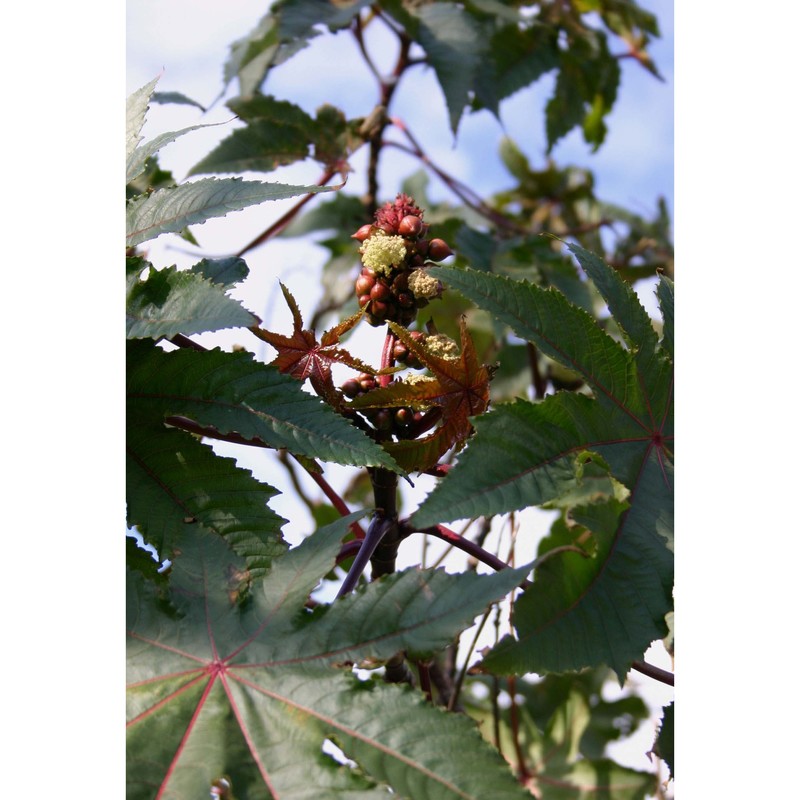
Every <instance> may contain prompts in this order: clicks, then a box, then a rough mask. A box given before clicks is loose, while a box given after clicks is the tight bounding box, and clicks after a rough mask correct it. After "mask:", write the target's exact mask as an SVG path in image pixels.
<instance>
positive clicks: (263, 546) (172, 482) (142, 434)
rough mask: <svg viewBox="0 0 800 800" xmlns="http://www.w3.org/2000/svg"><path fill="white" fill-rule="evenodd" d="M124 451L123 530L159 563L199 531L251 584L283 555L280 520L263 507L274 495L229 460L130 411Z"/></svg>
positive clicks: (283, 547)
mask: <svg viewBox="0 0 800 800" xmlns="http://www.w3.org/2000/svg"><path fill="white" fill-rule="evenodd" d="M126 451H127V456H126V461H127V463H126V480H127V491H126V497H127V502H128V524H129V525H130V526H135V527H136V528H137V529H138V530H139V532H140V533H141V534H142V536H143V538H144V539H145V541H147V542H148V543H149V544H151V545H153V547H155V548H156V550H157V551H158V553H159V555H160V557H161V558H162V559H164V558H173V559H174V558H175V551H176V548H178V549H181V548H182V547H183V546H184V543H185V541H186V539H187V537H192V536H195V535H197V534H198V533H199V532H201V531H202V532H210V533H214V534H216V535H218V536H221V537H222V538H223V539H225V541H226V542H227V543H228V545H229V546H230V547H232V548H233V549H234V551H235V552H237V553H238V554H239V555H240V556H242V557H243V558H244V559H245V565H246V567H247V569H248V570H249V571H250V576H251V577H252V578H257V577H259V576H260V575H262V574H263V572H264V570H265V569H266V567H267V566H269V564H270V562H271V560H272V559H273V558H274V557H276V556H278V555H281V554H282V553H284V552H285V551H286V544H285V542H284V540H283V536H282V534H281V528H282V526H283V525H284V523H285V522H286V520H284V519H282V518H281V517H279V516H278V515H277V514H275V512H274V511H272V509H270V508H269V507H268V506H267V502H268V501H269V500H270V499H271V498H272V497H274V496H275V495H276V494H278V492H277V490H275V489H273V488H272V487H271V486H269V485H267V484H263V483H260V482H259V481H257V480H256V479H255V478H253V476H252V473H250V472H249V471H248V470H243V469H240V468H238V467H237V466H236V465H235V461H234V460H233V459H231V458H223V457H221V456H216V455H215V454H214V453H213V451H212V450H211V448H209V447H207V446H206V445H203V444H200V443H199V442H198V441H197V440H196V439H195V438H194V437H193V436H190V435H189V434H188V433H184V432H182V431H176V430H170V429H167V428H165V427H164V426H163V425H160V426H157V425H155V424H153V422H152V420H149V419H148V418H147V417H146V416H142V415H139V414H136V413H135V410H134V412H133V413H130V414H129V415H128V429H127V433H126Z"/></svg>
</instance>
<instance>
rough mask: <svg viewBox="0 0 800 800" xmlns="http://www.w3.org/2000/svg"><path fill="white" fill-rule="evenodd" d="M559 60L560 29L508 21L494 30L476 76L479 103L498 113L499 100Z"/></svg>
mask: <svg viewBox="0 0 800 800" xmlns="http://www.w3.org/2000/svg"><path fill="white" fill-rule="evenodd" d="M558 63H559V49H558V31H557V29H555V28H553V27H551V26H549V25H539V24H536V25H531V26H529V27H523V26H521V25H519V24H516V23H515V24H513V25H505V26H503V27H502V28H500V29H499V30H498V31H497V32H495V33H494V34H493V35H492V37H491V40H490V42H489V46H488V48H487V49H486V53H485V58H484V59H483V60H482V61H481V65H480V67H479V71H478V73H477V75H476V80H475V94H476V98H477V100H478V101H480V104H482V105H483V106H485V107H486V108H487V109H489V110H490V111H491V112H492V113H493V114H494V115H495V116H498V115H499V106H500V101H502V100H504V99H505V98H507V97H510V96H511V95H512V94H514V93H515V92H517V91H519V90H520V89H523V88H525V87H526V86H530V85H531V84H532V83H535V82H536V81H537V80H538V79H539V78H540V77H541V76H542V75H545V74H546V73H548V72H550V71H551V70H553V69H555V68H556V67H557V66H558Z"/></svg>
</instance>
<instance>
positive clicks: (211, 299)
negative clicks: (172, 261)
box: [125, 262, 257, 339]
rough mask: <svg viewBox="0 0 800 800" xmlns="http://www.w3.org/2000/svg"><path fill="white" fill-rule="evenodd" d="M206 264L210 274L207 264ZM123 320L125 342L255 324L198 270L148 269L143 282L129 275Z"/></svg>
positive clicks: (131, 273) (221, 287)
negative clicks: (126, 337)
mask: <svg viewBox="0 0 800 800" xmlns="http://www.w3.org/2000/svg"><path fill="white" fill-rule="evenodd" d="M206 264H207V265H208V269H209V270H211V269H212V268H211V266H210V264H209V262H206ZM125 316H126V334H127V336H128V338H129V339H141V338H145V337H149V338H152V339H157V338H160V337H162V336H164V337H168V336H174V335H175V334H176V333H183V334H186V335H189V334H192V333H203V332H205V331H217V330H222V329H224V328H239V327H242V328H245V327H249V326H251V325H253V324H255V322H256V320H257V318H256V317H255V316H254V315H253V314H251V313H250V312H249V311H247V309H245V308H244V307H243V306H242V304H241V303H239V301H238V300H234V299H233V298H231V297H228V295H226V294H225V289H224V288H223V286H220V285H219V284H218V283H212V281H210V280H206V279H205V278H204V277H203V275H202V274H201V272H200V270H198V271H197V272H188V271H185V270H178V269H176V268H175V267H169V268H166V269H161V270H156V269H152V268H151V269H150V270H149V272H148V275H147V277H146V278H145V279H144V280H142V279H141V277H140V275H139V274H136V273H134V272H129V274H128V277H127V297H126V303H125Z"/></svg>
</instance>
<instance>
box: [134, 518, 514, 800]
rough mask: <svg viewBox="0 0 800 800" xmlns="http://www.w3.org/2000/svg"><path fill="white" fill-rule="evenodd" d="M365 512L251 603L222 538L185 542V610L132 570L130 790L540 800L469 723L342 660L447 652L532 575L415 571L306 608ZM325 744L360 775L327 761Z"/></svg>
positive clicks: (317, 543)
mask: <svg viewBox="0 0 800 800" xmlns="http://www.w3.org/2000/svg"><path fill="white" fill-rule="evenodd" d="M358 516H359V515H358V514H356V515H350V516H349V517H345V518H343V519H341V520H339V521H337V522H336V523H333V524H332V525H329V526H327V527H326V528H324V529H321V530H319V531H317V532H316V533H315V534H314V535H312V536H311V537H310V538H308V539H307V540H305V541H304V542H303V543H302V544H301V545H300V546H299V547H297V548H295V549H293V550H291V551H290V552H289V553H287V554H286V555H285V556H283V557H281V558H280V559H276V560H275V561H274V562H273V564H272V567H271V568H270V571H269V574H268V575H267V576H266V578H265V579H264V580H263V581H262V582H260V583H259V584H257V585H256V586H254V587H253V589H252V591H251V593H250V599H249V601H248V602H247V603H245V604H242V603H237V602H233V601H232V598H231V596H230V574H231V573H236V572H237V571H239V570H240V569H241V565H240V563H239V562H238V559H237V557H236V556H235V555H234V554H232V553H231V552H230V551H229V550H226V549H225V548H224V546H223V545H222V543H221V542H219V540H218V539H216V538H214V537H208V536H204V535H197V536H195V537H193V538H192V539H191V541H189V542H187V546H186V548H185V550H184V552H183V554H182V557H181V559H180V560H179V561H178V562H177V563H176V565H175V567H174V568H173V575H172V579H171V594H170V599H171V601H172V603H173V605H174V610H173V611H172V612H171V613H165V612H164V610H163V605H164V604H163V601H162V600H161V598H160V596H159V595H158V593H156V592H155V590H154V588H153V587H152V586H151V585H149V584H146V583H145V582H143V581H141V580H140V578H139V576H138V575H136V574H135V573H131V574H129V578H128V588H129V620H130V622H129V629H128V656H129V657H128V665H129V684H128V700H129V710H128V720H129V722H128V755H127V764H128V796H129V797H130V798H132V799H133V798H140V797H141V798H144V797H148V798H149V797H152V796H153V794H154V793H155V794H157V795H158V796H162V797H173V796H174V797H200V796H203V795H204V794H207V793H208V792H209V789H210V786H211V783H212V781H214V780H215V779H218V778H220V777H221V776H225V778H226V779H227V780H228V781H229V782H230V784H231V788H232V790H233V792H234V793H241V795H242V796H245V795H246V796H247V797H248V798H249V799H250V800H258V798H264V799H265V800H266V798H271V797H281V798H286V800H293V799H295V798H296V799H298V800H299V798H306V797H309V796H312V795H313V796H314V797H331V798H348V799H351V798H361V799H362V800H366V798H372V797H376V798H377V797H386V796H388V795H387V787H391V789H392V790H393V791H394V792H395V793H396V794H397V795H399V796H406V797H414V798H415V800H449V799H450V798H453V800H455V798H459V800H468V799H469V798H474V800H485V798H486V797H489V796H491V797H492V798H497V800H512V798H519V799H520V800H522V798H524V797H526V796H527V793H526V792H525V791H524V790H523V789H522V788H521V787H520V786H519V785H518V784H517V783H516V781H515V780H514V778H513V776H512V775H511V772H510V770H509V769H508V767H507V765H506V764H505V763H504V762H503V761H502V759H501V758H500V757H499V755H498V754H497V753H496V752H494V751H493V750H492V749H491V748H490V747H489V746H488V745H486V744H485V743H484V742H483V741H482V740H481V737H480V735H479V734H478V732H477V729H476V727H475V725H474V723H472V722H470V721H469V720H468V719H467V718H465V717H463V716H460V715H452V714H447V713H446V712H444V711H442V710H440V709H436V708H434V707H432V706H430V705H429V704H427V703H425V701H424V698H423V696H422V695H421V694H418V693H415V692H412V691H411V690H408V689H400V688H398V687H397V686H389V685H383V686H381V685H377V684H375V683H373V682H372V681H366V682H363V681H359V680H358V679H356V678H355V676H354V675H353V674H352V673H351V672H350V671H349V670H347V671H345V670H342V669H341V668H339V669H337V668H335V667H334V666H333V665H335V664H341V663H346V662H349V661H352V660H359V659H363V658H370V659H386V658H388V657H389V656H391V655H393V654H394V653H395V652H396V651H397V649H401V648H405V649H408V650H410V651H414V652H429V651H430V650H431V649H432V648H440V647H442V646H444V645H445V644H446V643H448V642H449V641H451V640H452V638H453V637H454V636H455V635H457V633H458V632H459V631H460V630H461V629H463V627H465V626H466V625H468V624H469V623H470V622H471V621H472V619H474V617H475V615H477V614H478V613H480V612H481V611H482V610H483V609H484V608H485V607H486V606H487V605H488V604H489V603H491V602H493V601H494V600H496V599H498V598H499V597H502V596H503V594H504V593H505V592H507V591H508V590H509V588H510V587H511V586H512V585H513V583H514V582H515V581H516V582H518V581H519V580H521V578H522V577H523V575H524V569H523V570H518V571H516V573H513V574H512V571H511V570H506V571H504V572H502V573H498V574H495V575H489V576H477V575H474V576H472V577H471V581H470V587H469V591H468V592H467V593H466V594H465V593H464V592H463V591H462V590H461V578H459V577H457V576H451V575H448V574H446V573H445V572H443V571H437V570H411V571H408V572H405V573H397V574H395V575H391V576H386V577H385V578H383V579H381V580H380V581H377V582H375V583H373V584H371V585H369V586H368V587H366V589H364V590H363V591H359V592H357V593H356V594H354V595H351V596H348V597H346V598H343V599H342V600H340V601H338V602H336V603H335V604H334V605H333V606H331V607H323V608H321V609H319V608H318V609H317V610H316V611H315V612H313V613H311V612H309V611H307V610H305V609H304V605H305V602H306V600H307V597H308V594H309V593H310V592H311V591H312V590H313V589H314V587H315V586H316V585H317V583H318V582H319V580H320V578H321V577H322V576H323V575H325V574H326V573H327V572H328V571H329V570H330V569H331V568H332V566H333V563H334V559H335V555H336V552H337V550H338V549H339V546H340V542H341V539H342V537H343V535H344V534H345V532H346V530H347V528H348V525H349V524H350V523H351V522H352V521H353V520H354V519H356V518H357V517H358ZM462 577H463V576H462ZM398 608H401V609H403V611H402V613H401V614H398V613H397V609H398ZM326 740H330V741H333V742H335V743H336V744H337V745H338V746H339V747H340V748H341V749H342V750H343V752H344V754H345V756H346V757H347V758H349V759H352V760H353V761H355V762H356V764H357V766H358V768H357V769H351V768H349V767H346V766H344V765H340V764H337V763H336V762H334V761H333V760H332V759H329V758H325V757H323V756H322V755H321V751H322V747H323V744H324V742H325V741H326ZM456 753H458V754H459V756H460V758H455V757H454V755H455V754H456Z"/></svg>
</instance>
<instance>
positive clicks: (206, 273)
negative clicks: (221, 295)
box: [189, 256, 250, 288]
mask: <svg viewBox="0 0 800 800" xmlns="http://www.w3.org/2000/svg"><path fill="white" fill-rule="evenodd" d="M189 271H190V272H192V273H194V274H196V275H202V276H203V277H204V278H207V279H208V280H210V281H211V282H212V283H214V284H217V285H219V286H224V287H225V288H230V287H232V286H233V285H234V284H237V283H239V282H240V281H243V280H244V279H245V278H246V277H247V276H248V274H249V272H250V269H249V267H248V266H247V263H246V262H245V260H244V259H243V258H239V257H238V256H230V257H229V258H203V259H201V260H200V261H198V262H197V263H196V264H194V265H193V266H192V268H191V269H190V270H189Z"/></svg>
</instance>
